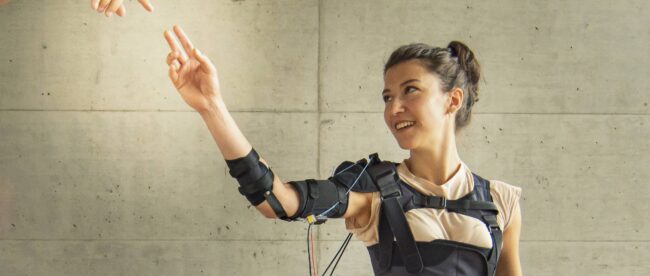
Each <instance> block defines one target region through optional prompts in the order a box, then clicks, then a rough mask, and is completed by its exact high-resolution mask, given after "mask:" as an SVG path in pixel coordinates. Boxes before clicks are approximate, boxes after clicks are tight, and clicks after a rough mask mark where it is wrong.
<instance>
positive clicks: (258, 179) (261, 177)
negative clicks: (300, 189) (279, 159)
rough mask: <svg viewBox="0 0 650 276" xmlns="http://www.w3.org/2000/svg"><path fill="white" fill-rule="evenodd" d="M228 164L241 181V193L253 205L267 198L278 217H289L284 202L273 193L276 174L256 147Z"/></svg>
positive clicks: (232, 174) (238, 180)
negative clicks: (263, 161)
mask: <svg viewBox="0 0 650 276" xmlns="http://www.w3.org/2000/svg"><path fill="white" fill-rule="evenodd" d="M226 164H227V165H228V168H229V169H230V171H229V173H230V175H231V176H232V177H234V178H236V179H237V182H239V193H240V194H242V195H244V196H246V199H248V201H249V202H250V203H251V204H252V205H253V206H257V205H259V204H260V203H262V202H264V200H266V201H267V202H268V203H269V205H270V206H271V209H273V212H275V215H276V216H277V217H278V218H280V219H283V220H287V219H288V218H287V213H286V211H284V208H283V207H282V204H280V201H279V200H278V199H277V197H275V195H274V194H273V181H274V180H275V175H274V174H273V171H271V169H269V168H268V167H267V166H266V165H265V164H264V163H262V162H261V161H260V156H259V155H258V154H257V152H256V151H255V149H251V151H250V152H249V153H248V154H247V155H246V156H244V157H241V158H237V159H234V160H226Z"/></svg>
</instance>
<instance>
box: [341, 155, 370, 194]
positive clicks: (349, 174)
mask: <svg viewBox="0 0 650 276" xmlns="http://www.w3.org/2000/svg"><path fill="white" fill-rule="evenodd" d="M373 161H374V160H373ZM372 163H373V164H370V165H368V160H366V159H361V160H359V161H357V162H356V163H352V162H350V161H345V162H343V163H341V164H340V165H339V166H338V167H337V168H336V170H335V171H334V175H333V176H332V177H330V178H329V180H331V181H335V182H337V183H339V184H341V185H344V186H346V187H348V189H349V188H350V187H352V191H353V192H360V193H371V192H376V191H379V190H378V188H377V186H376V185H375V183H374V182H373V181H372V178H370V175H369V174H368V172H367V169H368V168H367V166H372V165H374V163H375V162H372ZM364 168H366V171H364Z"/></svg>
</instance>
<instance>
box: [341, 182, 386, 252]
mask: <svg viewBox="0 0 650 276" xmlns="http://www.w3.org/2000/svg"><path fill="white" fill-rule="evenodd" d="M358 194H360V195H363V198H362V199H363V200H362V201H361V202H363V201H365V203H363V204H362V205H363V207H362V208H363V209H359V210H358V211H359V212H358V213H356V215H354V216H350V217H347V218H346V219H345V228H346V229H347V230H348V231H350V232H352V233H353V234H355V235H356V238H357V239H358V240H361V241H364V242H372V241H376V240H377V224H378V222H379V221H378V219H377V217H378V214H379V206H380V201H381V200H380V199H379V193H378V192H374V193H358ZM355 208H356V207H355ZM364 209H365V210H364Z"/></svg>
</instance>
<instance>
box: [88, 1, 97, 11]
mask: <svg viewBox="0 0 650 276" xmlns="http://www.w3.org/2000/svg"><path fill="white" fill-rule="evenodd" d="M90 7H91V8H93V10H97V9H99V0H90Z"/></svg>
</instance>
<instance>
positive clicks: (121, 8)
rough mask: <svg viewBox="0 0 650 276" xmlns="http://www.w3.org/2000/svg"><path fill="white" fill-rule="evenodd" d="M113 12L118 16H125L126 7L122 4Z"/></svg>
mask: <svg viewBox="0 0 650 276" xmlns="http://www.w3.org/2000/svg"><path fill="white" fill-rule="evenodd" d="M115 14H117V15H119V16H125V15H126V7H125V6H124V5H122V6H120V8H119V9H117V11H116V12H115Z"/></svg>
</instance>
